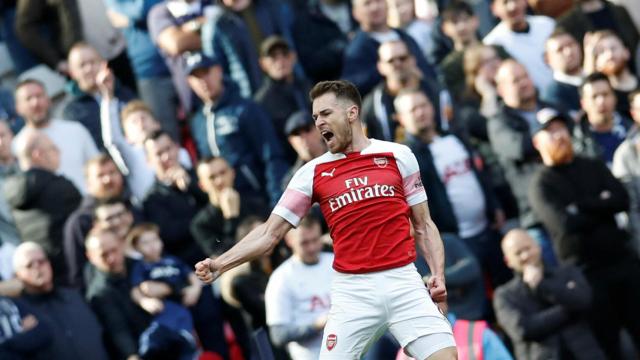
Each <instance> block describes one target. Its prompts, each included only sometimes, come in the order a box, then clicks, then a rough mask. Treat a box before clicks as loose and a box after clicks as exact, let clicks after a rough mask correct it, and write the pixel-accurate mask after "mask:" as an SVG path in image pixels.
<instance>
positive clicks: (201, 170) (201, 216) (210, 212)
mask: <svg viewBox="0 0 640 360" xmlns="http://www.w3.org/2000/svg"><path fill="white" fill-rule="evenodd" d="M197 172H198V183H199V185H200V187H201V188H202V190H204V191H205V192H206V193H207V196H208V198H209V202H208V203H207V205H206V206H205V207H204V208H202V209H201V210H200V211H199V212H198V213H197V214H196V215H195V217H194V218H193V220H192V221H191V234H192V235H193V238H194V239H195V240H196V242H197V243H198V245H200V247H201V248H202V250H204V252H205V253H206V254H211V255H214V256H217V255H220V254H222V253H223V252H225V251H227V250H229V249H230V248H231V247H232V246H233V244H235V235H236V230H237V228H238V225H239V224H240V223H241V222H242V220H243V219H244V218H245V217H247V216H249V215H257V216H259V217H260V218H262V219H265V218H266V217H267V216H268V214H269V211H268V208H267V204H266V203H265V202H264V201H263V200H262V199H261V198H256V197H252V196H250V195H244V194H241V193H239V192H238V191H237V190H236V189H235V188H234V187H233V183H234V180H235V177H236V173H235V170H233V169H232V168H231V166H229V163H228V162H227V161H226V160H225V159H224V158H222V157H217V158H207V159H203V160H201V161H200V164H198V169H197Z"/></svg>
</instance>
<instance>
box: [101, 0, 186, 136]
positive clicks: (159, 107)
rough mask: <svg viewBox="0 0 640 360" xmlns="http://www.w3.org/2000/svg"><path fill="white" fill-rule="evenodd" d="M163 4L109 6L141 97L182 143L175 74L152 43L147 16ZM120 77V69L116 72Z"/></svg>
mask: <svg viewBox="0 0 640 360" xmlns="http://www.w3.org/2000/svg"><path fill="white" fill-rule="evenodd" d="M160 2H162V0H109V1H106V2H105V5H106V6H107V8H108V12H107V14H108V16H109V19H110V20H111V22H112V24H113V25H114V26H115V27H116V28H119V29H122V34H123V35H124V38H125V39H126V41H127V55H128V57H129V61H130V62H131V67H132V69H133V73H134V74H135V81H136V87H137V89H138V94H139V95H140V98H141V99H142V101H144V103H145V104H148V105H149V108H150V109H151V113H152V114H153V115H154V116H155V117H156V118H157V119H158V122H160V124H162V128H164V129H165V130H166V131H167V132H168V133H169V134H171V137H173V138H174V139H175V140H178V139H180V134H179V130H178V123H177V121H176V118H177V116H178V111H177V107H178V102H179V101H178V94H177V93H176V90H175V87H174V85H173V80H172V79H171V73H170V72H169V69H168V68H167V65H166V64H165V62H164V59H163V58H162V56H161V55H160V51H159V49H158V48H157V47H156V46H155V45H154V43H153V42H152V41H151V36H150V35H149V29H148V27H147V15H148V14H149V10H150V9H151V7H152V6H153V5H155V4H158V3H160ZM114 70H115V71H116V74H117V69H114Z"/></svg>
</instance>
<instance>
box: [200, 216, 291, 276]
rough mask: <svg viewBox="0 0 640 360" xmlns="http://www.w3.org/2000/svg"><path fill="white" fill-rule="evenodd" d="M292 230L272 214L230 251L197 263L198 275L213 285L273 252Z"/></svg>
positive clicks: (280, 218) (282, 220)
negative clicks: (221, 278)
mask: <svg viewBox="0 0 640 360" xmlns="http://www.w3.org/2000/svg"><path fill="white" fill-rule="evenodd" d="M291 228H292V225H291V224H290V223H289V222H288V221H286V220H285V219H284V218H282V217H280V216H279V215H275V214H271V216H270V217H269V219H267V221H266V222H265V223H264V224H262V225H260V226H258V227H257V228H255V229H253V230H252V231H251V232H250V233H249V234H247V236H245V237H244V238H243V239H242V240H241V241H239V242H238V243H237V244H236V245H235V246H234V247H232V248H231V249H229V251H227V252H225V253H224V254H222V255H220V256H218V257H217V258H215V259H210V258H207V259H204V260H203V261H200V262H199V263H197V264H196V266H195V268H196V275H197V276H198V278H199V279H200V280H202V281H204V282H205V283H211V282H213V281H214V280H215V279H217V278H218V277H219V276H220V275H222V274H223V273H224V272H226V271H228V270H230V269H233V268H234V267H236V266H238V265H240V264H242V263H245V262H247V261H250V260H253V259H255V258H257V257H259V256H261V255H263V254H265V253H267V252H269V251H270V250H272V249H273V248H274V247H275V246H276V245H277V244H278V242H279V241H280V239H282V237H283V236H284V234H286V233H287V231H289V230H290V229H291Z"/></svg>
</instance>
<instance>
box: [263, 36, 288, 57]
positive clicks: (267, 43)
mask: <svg viewBox="0 0 640 360" xmlns="http://www.w3.org/2000/svg"><path fill="white" fill-rule="evenodd" d="M277 49H282V50H284V51H289V50H291V47H290V46H289V43H287V41H286V40H285V39H284V38H283V37H282V36H278V35H272V36H269V37H268V38H266V39H264V41H263V42H262V44H260V56H271V55H272V54H273V52H274V51H275V50H277Z"/></svg>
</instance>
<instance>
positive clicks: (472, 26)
mask: <svg viewBox="0 0 640 360" xmlns="http://www.w3.org/2000/svg"><path fill="white" fill-rule="evenodd" d="M441 21H442V32H443V33H444V34H445V35H446V36H447V37H449V38H451V40H452V41H453V50H452V51H451V52H450V53H449V54H448V55H447V56H446V57H445V58H444V59H443V60H442V62H441V63H440V69H441V71H442V75H443V76H444V82H445V84H446V86H447V89H449V92H451V94H453V96H454V99H455V100H456V101H457V100H460V99H461V98H462V96H463V95H464V89H465V72H464V57H465V52H466V50H467V49H470V48H472V47H475V46H477V45H480V44H482V42H481V41H480V38H479V37H478V27H479V26H480V20H479V19H478V16H476V15H475V14H474V12H473V8H472V7H471V6H470V5H469V4H467V3H466V2H464V1H454V2H451V4H449V6H447V7H446V8H445V9H444V10H443V11H442V16H441ZM492 47H493V48H494V50H495V51H496V52H497V53H498V54H499V55H500V57H502V58H505V57H508V53H507V52H506V51H505V50H504V49H503V48H502V46H492Z"/></svg>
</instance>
